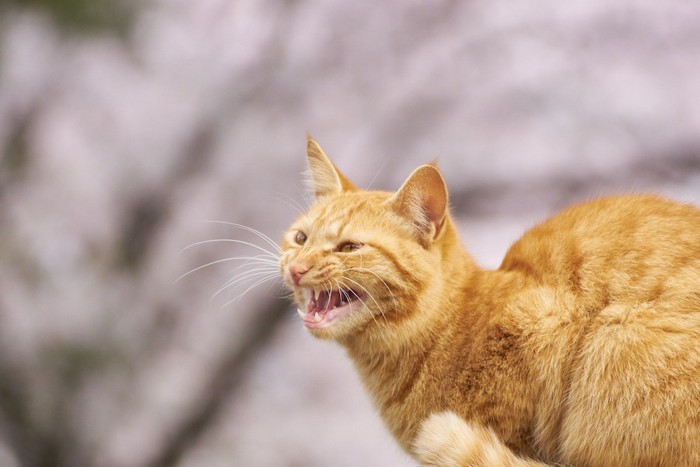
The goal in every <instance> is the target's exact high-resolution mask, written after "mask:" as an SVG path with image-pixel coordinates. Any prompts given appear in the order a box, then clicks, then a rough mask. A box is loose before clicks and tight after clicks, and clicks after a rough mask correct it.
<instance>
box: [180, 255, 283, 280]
mask: <svg viewBox="0 0 700 467" xmlns="http://www.w3.org/2000/svg"><path fill="white" fill-rule="evenodd" d="M242 260H245V261H246V262H245V263H244V264H242V265H241V266H239V267H243V266H246V265H248V264H251V263H260V264H269V265H276V264H277V263H276V262H273V261H272V260H268V259H263V258H261V257H259V256H232V257H230V258H223V259H217V260H216V261H211V262H209V263H207V264H203V265H201V266H199V267H196V268H194V269H190V270H189V271H187V272H186V273H184V274H182V275H181V276H180V277H178V278H177V279H175V282H179V281H180V280H181V279H183V278H185V277H187V276H189V275H190V274H192V273H194V272H197V271H199V270H201V269H204V268H206V267H209V266H213V265H215V264H219V263H226V262H228V261H242ZM236 269H238V268H236ZM236 269H234V270H236Z"/></svg>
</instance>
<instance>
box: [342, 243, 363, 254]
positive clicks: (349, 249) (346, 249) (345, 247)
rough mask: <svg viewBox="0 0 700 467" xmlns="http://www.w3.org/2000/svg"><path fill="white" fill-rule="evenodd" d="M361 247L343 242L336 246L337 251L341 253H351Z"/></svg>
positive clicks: (359, 244)
mask: <svg viewBox="0 0 700 467" xmlns="http://www.w3.org/2000/svg"><path fill="white" fill-rule="evenodd" d="M361 247H362V243H357V242H343V243H341V244H340V245H338V251H339V252H341V253H352V252H353V251H355V250H359V249H360V248H361Z"/></svg>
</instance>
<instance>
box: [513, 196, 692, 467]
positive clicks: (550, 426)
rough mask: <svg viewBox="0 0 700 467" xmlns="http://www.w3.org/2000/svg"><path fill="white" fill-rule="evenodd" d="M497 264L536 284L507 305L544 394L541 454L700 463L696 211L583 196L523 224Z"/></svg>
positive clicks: (570, 460) (577, 459) (580, 459)
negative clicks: (516, 302) (520, 330)
mask: <svg viewBox="0 0 700 467" xmlns="http://www.w3.org/2000/svg"><path fill="white" fill-rule="evenodd" d="M500 269H502V270H507V271H518V272H519V273H520V275H521V276H522V277H525V278H527V282H529V283H530V284H531V287H529V288H527V289H526V290H528V291H529V292H527V291H526V292H523V294H521V295H522V296H524V297H528V300H525V301H522V300H521V301H520V302H519V303H521V304H522V303H525V304H529V306H526V307H525V308H524V309H523V307H522V306H519V307H515V308H514V309H517V310H520V311H519V313H520V314H519V318H520V321H519V322H521V323H523V326H525V327H527V328H528V330H527V331H528V332H527V333H526V334H527V335H528V336H530V337H529V341H528V342H530V344H531V345H526V346H525V347H526V348H527V349H530V351H531V352H532V354H531V355H530V357H529V358H528V361H530V362H531V364H532V369H533V370H532V371H533V374H534V375H537V376H536V377H535V379H536V380H538V381H539V382H540V384H541V386H540V387H541V390H542V391H543V392H544V393H546V394H547V397H545V398H543V400H545V401H551V404H550V403H549V402H543V403H542V407H540V409H539V411H538V416H537V423H536V425H537V426H538V429H537V431H538V435H537V437H538V438H539V439H542V440H547V442H546V443H544V444H543V445H541V446H538V449H540V450H541V451H543V452H549V454H550V455H551V456H554V457H557V458H558V459H559V461H561V462H564V463H567V464H574V465H578V464H580V465H674V466H675V465H699V464H700V449H698V448H697V440H698V439H700V438H699V437H700V422H698V420H700V386H698V385H697V384H696V381H698V378H700V347H698V345H697V343H698V342H699V340H698V339H700V210H699V209H698V208H696V207H694V206H691V205H685V204H680V203H675V202H673V201H669V200H665V199H663V198H660V197H656V196H618V197H609V198H601V199H598V200H594V201H590V202H586V203H582V204H579V205H576V206H573V207H571V208H569V209H566V210H565V211H563V212H561V213H560V214H558V215H556V216H554V217H552V218H551V219H549V220H547V221H545V222H543V223H542V224H540V225H538V226H536V227H534V228H533V229H531V230H530V231H528V232H527V233H526V234H525V235H524V236H523V237H522V238H521V239H520V240H519V241H518V242H516V243H515V244H514V245H513V247H512V248H511V249H510V250H509V252H508V253H507V255H506V257H505V259H504V261H503V263H502V265H501V268H500ZM523 310H524V311H523ZM525 321H527V323H529V324H525ZM603 421H605V422H604V423H601V422H603ZM557 453H558V454H557Z"/></svg>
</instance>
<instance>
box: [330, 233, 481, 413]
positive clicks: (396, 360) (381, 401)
mask: <svg viewBox="0 0 700 467" xmlns="http://www.w3.org/2000/svg"><path fill="white" fill-rule="evenodd" d="M445 229H446V230H445V232H444V233H443V235H442V238H441V239H440V240H439V241H438V242H436V243H435V244H434V245H433V248H435V250H434V251H433V254H434V255H436V256H437V257H438V258H437V261H436V263H435V264H438V265H439V267H437V268H436V269H434V270H433V269H431V271H430V274H429V275H427V277H429V279H426V281H427V282H426V284H425V288H424V289H423V291H422V293H421V294H420V295H419V296H418V297H416V302H415V303H413V304H412V308H413V309H412V310H409V312H408V313H406V314H405V316H403V317H402V319H401V320H399V321H397V322H389V323H384V322H379V323H372V326H368V327H367V328H366V329H365V330H364V331H363V332H361V333H358V335H356V336H353V338H351V339H348V340H346V341H344V342H342V344H343V345H344V346H345V347H346V348H347V350H348V354H349V356H350V358H351V359H352V361H353V363H354V365H355V367H356V369H357V370H358V373H359V374H360V377H361V378H362V381H363V383H364V384H365V386H366V387H367V389H368V392H369V393H370V394H371V395H372V397H373V399H374V402H375V404H376V405H377V406H378V407H379V408H380V410H381V411H382V412H384V409H385V408H386V407H388V406H393V405H396V403H400V402H401V400H402V398H405V397H407V395H408V394H409V393H410V392H411V390H412V386H413V384H414V383H415V381H417V376H418V374H419V372H420V371H421V368H422V367H423V365H424V363H425V360H426V357H427V355H428V354H429V353H430V350H431V348H432V347H433V346H434V345H435V344H436V342H437V336H440V335H442V334H443V331H444V330H445V329H447V328H448V326H449V320H450V319H451V318H453V317H454V316H455V313H459V310H457V307H459V306H460V304H461V303H463V300H462V299H461V298H460V297H461V296H463V294H464V291H465V289H468V288H471V285H470V284H472V283H474V282H475V281H478V277H479V276H480V273H481V271H480V270H479V269H478V267H477V266H476V265H475V263H474V262H473V260H472V259H471V257H470V256H469V255H468V254H467V252H466V251H465V249H464V247H463V246H462V245H461V243H460V242H459V238H458V235H457V232H456V229H455V228H454V225H453V224H452V222H451V221H450V220H449V219H448V223H447V225H446V226H445Z"/></svg>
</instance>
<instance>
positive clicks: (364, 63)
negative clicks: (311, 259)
mask: <svg viewBox="0 0 700 467" xmlns="http://www.w3.org/2000/svg"><path fill="white" fill-rule="evenodd" d="M699 24H700V4H698V3H697V2H688V1H683V0H677V1H676V0H670V1H664V2H659V1H644V0H642V1H638V0H617V1H615V2H610V1H607V0H585V1H584V0H569V1H566V2H563V1H560V0H538V1H533V2H501V1H492V0H471V1H461V2H458V1H446V0H429V1H426V0H420V1H419V0H391V1H385V2H372V1H369V0H364V1H354V2H331V1H311V0H296V1H295V0H286V1H273V0H197V1H186V0H150V1H135V0H133V1H131V2H129V1H126V0H32V1H29V0H25V1H22V0H13V1H9V0H3V1H2V2H0V466H3V467H5V466H7V467H19V466H22V467H23V466H76V467H82V466H104V467H165V466H183V467H184V466H188V467H194V466H204V467H209V466H212V467H218V466H221V467H224V466H244V467H246V466H254V467H256V466H270V467H279V466H282V467H285V466H290V467H291V466H300V467H301V466H304V467H313V466H340V467H360V466H399V467H401V466H414V465H415V464H414V463H413V461H411V460H410V459H409V458H408V457H407V456H406V455H404V454H403V453H402V452H401V451H400V450H399V448H398V447H396V445H395V444H394V442H393V441H392V440H391V439H390V437H389V436H388V435H387V434H386V433H385V431H384V429H383V427H382V424H381V421H380V420H379V418H378V416H377V415H376V414H375V412H374V410H373V408H372V406H371V403H370V402H369V400H368V398H367V397H366V396H365V394H364V393H363V390H362V388H361V386H360V383H359V381H358V379H357V377H356V376H355V374H354V373H353V369H352V366H351V364H350V363H349V361H347V359H346V358H345V356H344V353H343V351H342V349H340V348H339V347H337V346H336V345H333V344H332V343H327V342H320V341H316V340H314V339H312V338H311V337H310V336H308V335H307V334H306V333H305V331H304V330H303V327H302V325H301V324H300V323H299V322H298V320H297V317H296V314H295V312H294V311H293V308H290V307H289V305H288V303H287V302H286V301H285V299H284V292H283V290H282V289H281V287H280V285H281V282H280V281H279V279H274V278H273V277H274V271H273V269H274V268H272V266H270V263H269V262H268V263H265V262H260V261H262V260H263V259H264V258H262V257H261V258H257V259H253V260H236V259H230V260H228V261H222V262H218V263H215V264H211V265H210V266H208V267H204V268H201V269H197V270H195V271H193V272H192V273H191V274H188V275H186V276H185V277H183V278H181V279H180V280H178V278H179V277H180V276H182V275H183V274H186V273H187V272H188V271H192V270H194V269H196V268H198V267H200V266H203V265H206V264H208V263H210V262H214V261H218V260H221V259H226V258H238V257H241V256H255V255H258V254H263V255H265V254H266V253H262V252H261V250H258V249H256V247H254V246H250V245H246V244H243V243H240V242H249V243H252V244H253V245H256V246H257V247H261V248H265V249H268V250H271V251H270V253H272V254H273V256H274V253H275V252H274V249H273V248H272V247H271V245H269V244H268V243H266V241H264V240H263V239H261V238H260V237H257V236H256V235H254V234H251V233H250V232H248V231H246V230H245V229H242V228H240V227H237V226H235V225H229V224H222V223H215V222H211V221H221V222H233V223H239V224H244V225H247V226H250V227H253V228H255V229H258V230H260V231H261V232H263V233H265V234H267V235H269V236H270V237H272V238H273V239H275V240H277V239H279V238H281V235H282V233H283V232H284V230H285V228H286V226H287V225H288V224H289V222H290V221H291V220H292V219H293V218H294V217H295V216H296V214H297V212H298V211H299V210H302V209H303V207H304V206H305V205H306V204H307V203H308V195H307V194H306V191H305V188H304V186H303V183H302V180H303V177H302V172H303V171H304V169H305V153H304V152H305V137H306V132H307V131H308V132H311V133H312V134H313V136H314V137H315V138H316V139H317V140H318V141H319V142H320V143H321V144H322V145H323V146H324V148H325V149H326V152H327V153H328V154H329V155H330V156H331V157H332V158H333V159H334V160H335V161H336V163H337V165H338V166H339V167H340V168H341V169H342V170H343V171H344V172H345V173H346V175H347V176H348V177H349V178H351V179H352V180H354V181H355V182H356V183H357V184H358V185H361V186H367V185H371V186H372V187H376V188H382V189H394V188H396V187H398V186H399V184H400V183H401V182H402V181H403V179H404V178H405V177H406V176H407V175H408V174H409V173H410V172H411V170H412V169H413V168H414V167H415V166H417V165H419V164H421V163H424V162H427V161H430V160H432V159H434V158H436V157H437V158H438V159H439V163H440V166H441V167H442V169H443V170H444V172H445V175H446V178H447V181H448V184H449V187H450V190H451V199H452V204H453V213H454V215H455V216H456V219H457V222H458V224H459V227H460V229H461V234H462V237H463V240H464V242H465V244H466V245H467V246H468V248H469V249H470V251H471V252H472V253H473V255H474V256H475V258H476V259H477V261H478V262H479V263H480V264H482V265H483V266H484V267H496V266H497V265H498V263H499V259H500V257H502V255H503V254H504V252H505V251H506V249H507V248H508V245H509V244H510V243H511V242H512V241H513V240H515V239H516V238H517V237H518V236H519V235H520V234H521V233H522V232H523V231H524V230H526V229H527V228H528V227H529V226H532V225H533V224H534V223H536V222H538V221H539V220H542V219H543V218H545V217H547V216H548V215H550V214H552V213H553V212H555V211H556V210H558V209H560V208H561V207H563V206H565V205H567V204H570V203H572V202H575V201H579V200H583V199H586V198H590V197H593V196H599V195H603V194H608V193H622V192H647V191H653V192H658V193H662V194H665V195H668V196H672V197H674V198H676V199H679V200H682V201H686V202H693V203H696V204H700V78H699V77H700V28H699V27H698V25H699ZM212 240H235V241H212ZM200 242H205V243H200ZM268 258H272V257H271V256H270V257H268ZM259 260H260V261H259ZM271 268H272V269H271ZM239 274H244V275H242V276H240V275H239ZM270 274H271V275H270ZM232 278H238V280H239V281H238V282H234V283H233V284H227V281H229V279H232ZM264 279H269V280H268V281H267V282H264V283H261V284H258V286H257V287H253V288H252V289H251V290H248V289H249V288H250V287H251V286H253V285H255V284H256V283H257V282H258V280H264ZM225 285H230V286H229V287H226V288H223V287H224V286H225ZM222 288H223V290H222ZM246 291H248V292H247V293H246V294H245V295H243V296H240V295H241V294H242V293H243V292H246Z"/></svg>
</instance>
